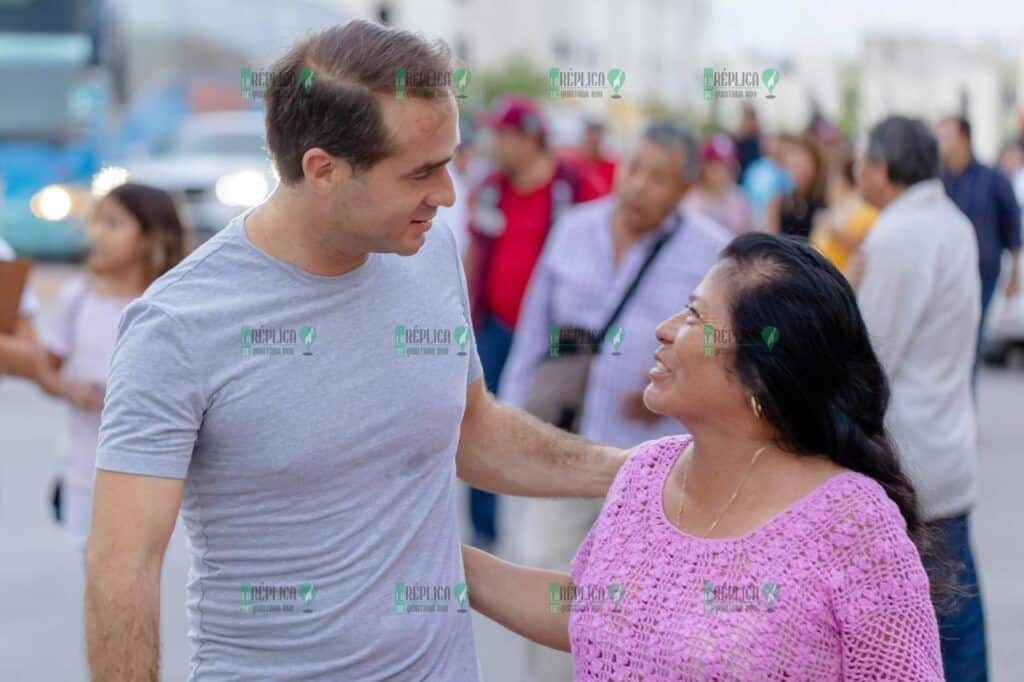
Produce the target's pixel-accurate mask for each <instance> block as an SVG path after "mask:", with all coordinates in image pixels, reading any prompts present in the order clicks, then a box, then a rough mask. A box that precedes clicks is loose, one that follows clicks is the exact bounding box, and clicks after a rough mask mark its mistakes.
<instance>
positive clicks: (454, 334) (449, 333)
mask: <svg viewBox="0 0 1024 682" xmlns="http://www.w3.org/2000/svg"><path fill="white" fill-rule="evenodd" d="M394 338H395V356H396V357H400V358H407V357H413V356H423V355H433V356H437V355H466V349H467V348H468V347H469V340H470V332H469V327H467V326H466V325H459V326H458V327H455V328H454V329H449V328H448V327H420V326H418V325H416V326H412V327H407V326H405V325H404V324H399V325H395V337H394Z"/></svg>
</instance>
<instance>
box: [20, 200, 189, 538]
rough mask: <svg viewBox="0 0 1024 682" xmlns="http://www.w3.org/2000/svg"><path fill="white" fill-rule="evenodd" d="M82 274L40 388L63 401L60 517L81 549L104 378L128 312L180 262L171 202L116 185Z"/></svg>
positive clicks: (60, 306) (53, 336)
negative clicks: (63, 468)
mask: <svg viewBox="0 0 1024 682" xmlns="http://www.w3.org/2000/svg"><path fill="white" fill-rule="evenodd" d="M86 232H87V235H88V237H89V241H90V247H91V248H90V252H89V256H88V259H87V260H86V271H87V272H86V274H85V275H84V276H82V277H78V278H75V279H72V280H70V281H68V282H67V283H66V284H65V285H64V287H63V288H62V289H61V291H60V293H59V295H58V298H57V304H56V310H55V311H54V313H53V315H52V316H51V324H50V325H49V326H48V328H44V330H43V345H44V346H45V349H40V354H44V353H45V359H44V360H43V361H42V362H41V363H40V364H41V365H42V366H43V368H44V369H43V370H41V371H40V378H39V384H40V386H41V387H42V388H43V390H45V391H46V392H47V393H49V394H50V395H52V396H54V397H56V398H60V399H62V400H64V401H66V402H67V424H68V438H67V449H68V456H67V458H66V459H67V470H66V472H65V475H64V478H63V484H62V495H61V497H62V502H61V507H62V517H63V519H64V520H66V523H67V527H68V530H69V531H70V532H71V535H72V537H73V538H74V540H75V541H76V543H77V544H79V545H80V546H81V547H83V548H84V546H85V542H86V539H87V538H88V534H89V518H90V510H91V508H92V474H93V467H94V464H95V457H96V445H97V440H98V436H99V428H100V409H101V408H102V406H103V394H104V392H105V381H106V380H105V377H106V372H107V366H108V365H109V364H110V356H111V353H113V350H114V342H115V339H116V337H117V324H118V320H119V319H120V317H121V313H122V312H123V311H124V309H125V307H126V306H127V305H128V304H129V303H130V302H131V301H132V300H133V299H135V298H138V297H139V296H141V295H142V293H143V292H144V291H145V290H146V287H148V286H149V285H150V284H151V283H152V282H153V281H154V280H155V279H156V278H157V277H159V276H160V275H162V274H163V273H165V272H167V271H168V270H170V269H171V268H172V267H174V265H176V264H177V263H178V261H180V260H181V259H182V258H183V257H184V255H185V229H184V228H183V227H182V224H181V221H180V220H179V218H178V212H177V210H176V209H175V205H174V201H173V200H172V199H171V197H170V196H169V195H168V194H167V193H166V192H163V191H161V190H159V189H155V188H153V187H147V186H145V185H137V184H124V185H120V186H118V187H116V188H114V189H113V190H111V191H110V193H108V194H107V195H106V196H104V197H103V198H101V199H100V200H99V202H98V203H97V204H96V206H95V208H94V209H93V212H92V215H91V217H90V220H89V222H88V224H87V226H86Z"/></svg>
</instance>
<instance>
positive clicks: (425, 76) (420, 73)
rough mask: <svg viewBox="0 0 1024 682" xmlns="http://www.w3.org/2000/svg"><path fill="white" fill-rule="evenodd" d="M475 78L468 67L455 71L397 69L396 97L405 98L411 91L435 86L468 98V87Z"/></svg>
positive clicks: (456, 95)
mask: <svg viewBox="0 0 1024 682" xmlns="http://www.w3.org/2000/svg"><path fill="white" fill-rule="evenodd" d="M472 79H473V74H472V72H471V71H470V70H469V69H468V68H465V67H463V68H461V69H456V70H455V71H430V70H415V69H412V70H410V69H407V68H405V67H402V68H398V69H395V99H405V98H406V97H407V96H408V95H409V94H410V93H415V92H417V91H423V90H426V89H433V88H446V89H449V90H453V92H454V94H455V97H456V99H466V98H468V97H469V96H468V95H467V94H466V88H468V87H469V82H470V81H471V80H472Z"/></svg>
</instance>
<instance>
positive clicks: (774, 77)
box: [761, 69, 782, 99]
mask: <svg viewBox="0 0 1024 682" xmlns="http://www.w3.org/2000/svg"><path fill="white" fill-rule="evenodd" d="M781 77H782V74H780V73H779V70H778V69H765V70H764V71H762V72H761V80H762V81H763V82H764V87H765V88H767V89H768V94H767V95H766V96H765V97H766V99H775V95H774V94H772V91H773V90H774V89H775V86H776V85H778V84H779V78H781Z"/></svg>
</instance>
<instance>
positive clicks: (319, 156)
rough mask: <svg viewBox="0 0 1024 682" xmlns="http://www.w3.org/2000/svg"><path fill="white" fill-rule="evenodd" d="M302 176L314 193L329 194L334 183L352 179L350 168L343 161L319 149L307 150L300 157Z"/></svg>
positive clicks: (346, 162)
mask: <svg viewBox="0 0 1024 682" xmlns="http://www.w3.org/2000/svg"><path fill="white" fill-rule="evenodd" d="M302 175H303V178H304V179H305V181H306V184H308V185H309V187H310V188H311V189H312V190H313V191H314V192H324V193H326V192H330V191H332V190H333V189H334V186H335V184H336V182H337V181H338V180H339V179H341V180H343V181H344V180H348V179H349V178H351V177H352V175H353V173H352V166H351V165H350V164H349V163H348V161H346V160H345V159H343V158H341V157H337V156H332V155H331V154H328V153H327V152H326V151H324V150H323V149H321V148H320V147H312V148H310V149H307V150H306V152H305V153H304V154H303V155H302Z"/></svg>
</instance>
